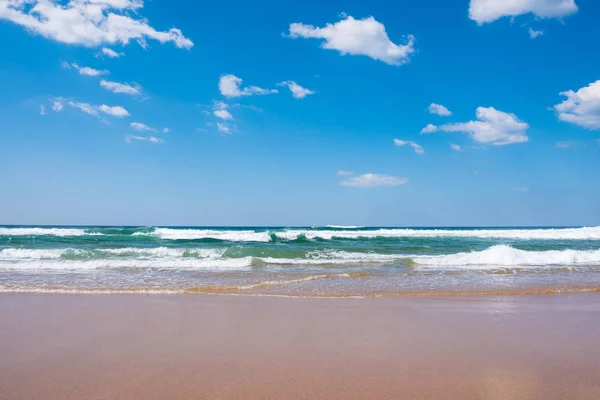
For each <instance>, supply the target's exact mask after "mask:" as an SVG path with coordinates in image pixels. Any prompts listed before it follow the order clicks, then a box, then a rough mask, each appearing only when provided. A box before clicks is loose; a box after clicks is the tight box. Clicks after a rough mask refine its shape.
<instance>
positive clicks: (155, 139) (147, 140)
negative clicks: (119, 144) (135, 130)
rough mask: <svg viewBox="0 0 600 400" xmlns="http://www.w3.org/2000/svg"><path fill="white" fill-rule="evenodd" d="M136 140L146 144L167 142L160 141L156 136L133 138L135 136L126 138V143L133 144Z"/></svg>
mask: <svg viewBox="0 0 600 400" xmlns="http://www.w3.org/2000/svg"><path fill="white" fill-rule="evenodd" d="M134 140H137V141H145V142H149V143H164V142H165V141H164V140H162V139H159V138H157V137H154V136H133V135H129V136H125V141H126V142H127V143H132V142H133V141H134Z"/></svg>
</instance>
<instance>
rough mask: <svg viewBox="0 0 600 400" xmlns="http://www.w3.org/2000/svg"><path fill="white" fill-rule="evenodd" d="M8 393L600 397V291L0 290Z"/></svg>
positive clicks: (2, 371) (0, 348)
mask: <svg viewBox="0 0 600 400" xmlns="http://www.w3.org/2000/svg"><path fill="white" fill-rule="evenodd" d="M0 399H2V400H5V399H6V400H13V399H14V400H17V399H18V400H20V399H44V400H52V399H72V400H84V399H177V400H180V399H247V400H253V399H278V400H285V399H290V400H294V399H311V400H314V399H344V400H347V399H460V400H469V399H477V400H481V399H490V400H512V399H542V400H553V399H557V400H558V399H560V400H565V399H589V400H598V399H600V295H598V294H589V295H558V296H542V295H540V296H517V297H489V298H478V297H467V298H455V297H449V298H380V299H337V300H336V299H289V298H267V297H238V296H202V295H35V294H2V295H0Z"/></svg>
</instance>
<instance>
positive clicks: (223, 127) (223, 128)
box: [217, 122, 232, 135]
mask: <svg viewBox="0 0 600 400" xmlns="http://www.w3.org/2000/svg"><path fill="white" fill-rule="evenodd" d="M217 130H218V131H219V132H221V133H226V134H228V135H231V131H232V127H231V125H229V124H225V123H222V122H217Z"/></svg>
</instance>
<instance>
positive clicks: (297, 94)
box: [277, 81, 315, 99]
mask: <svg viewBox="0 0 600 400" xmlns="http://www.w3.org/2000/svg"><path fill="white" fill-rule="evenodd" d="M277 86H287V87H288V89H290V91H291V92H292V96H294V98H295V99H303V98H305V97H306V96H308V95H309V94H315V92H314V91H312V90H310V89H307V88H304V87H302V86H300V85H298V84H297V83H296V82H294V81H285V82H280V83H278V84H277Z"/></svg>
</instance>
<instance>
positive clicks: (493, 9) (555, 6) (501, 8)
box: [469, 0, 577, 25]
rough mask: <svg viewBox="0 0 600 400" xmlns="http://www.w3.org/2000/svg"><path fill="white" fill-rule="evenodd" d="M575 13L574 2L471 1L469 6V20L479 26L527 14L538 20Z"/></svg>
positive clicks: (527, 0) (562, 0) (529, 0)
mask: <svg viewBox="0 0 600 400" xmlns="http://www.w3.org/2000/svg"><path fill="white" fill-rule="evenodd" d="M576 12H577V5H576V4H575V0H504V1H503V0H471V5H470V6H469V18H471V19H472V20H474V21H476V22H477V24H479V25H482V24H485V23H488V22H493V21H495V20H497V19H500V18H503V17H516V16H518V15H523V14H529V13H532V14H534V15H535V16H536V17H540V18H559V17H565V16H567V15H570V14H574V13H576Z"/></svg>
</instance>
